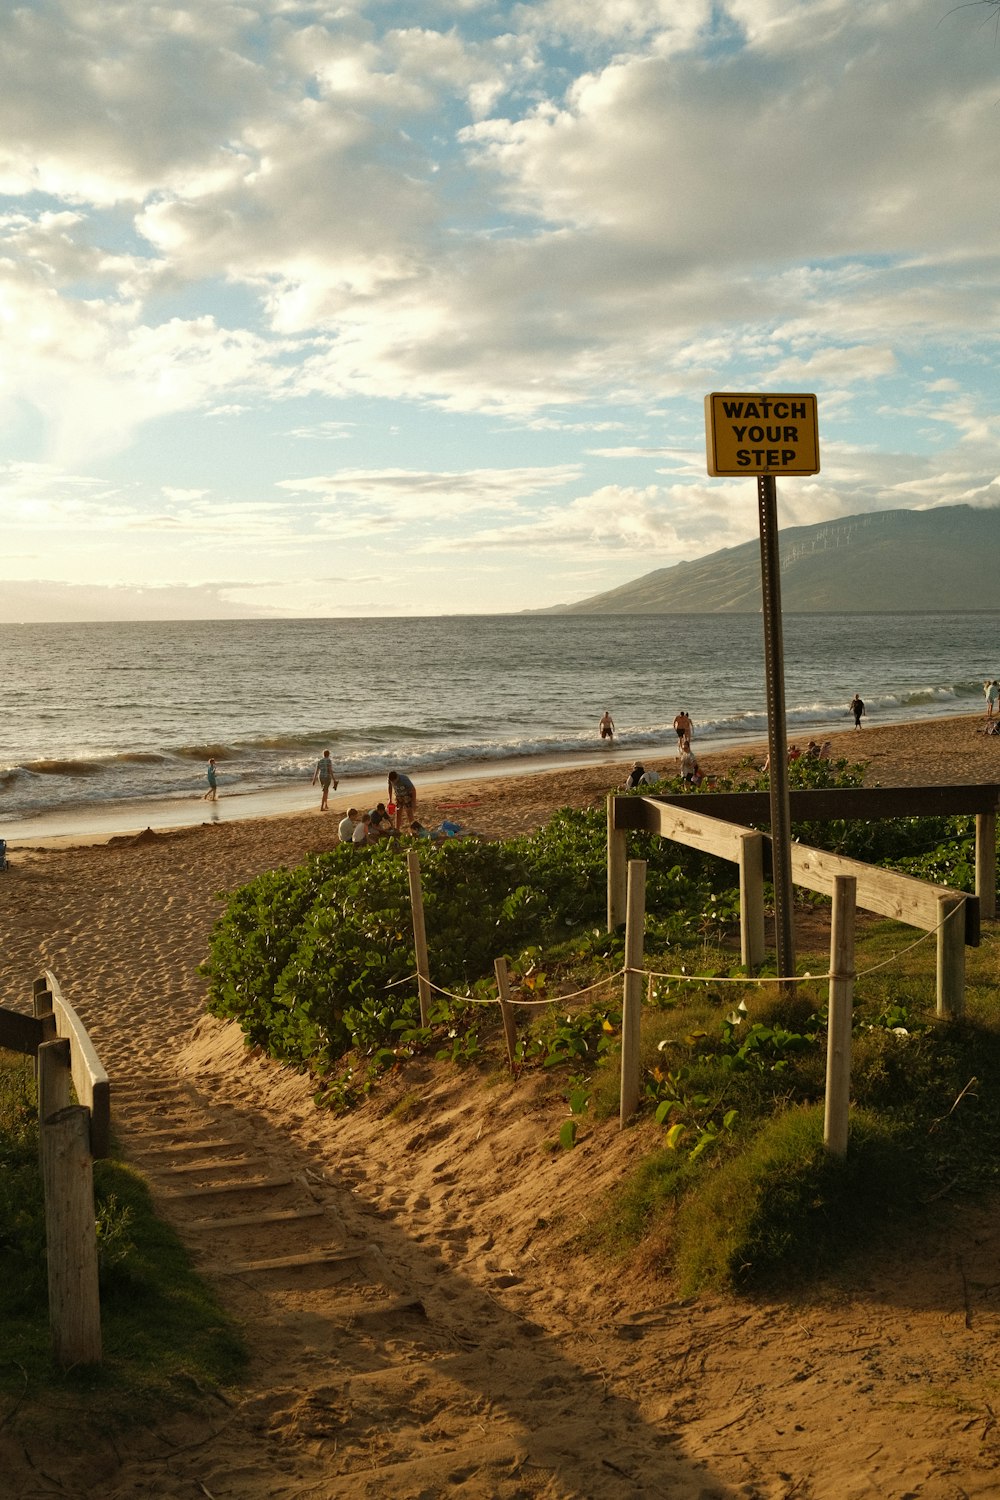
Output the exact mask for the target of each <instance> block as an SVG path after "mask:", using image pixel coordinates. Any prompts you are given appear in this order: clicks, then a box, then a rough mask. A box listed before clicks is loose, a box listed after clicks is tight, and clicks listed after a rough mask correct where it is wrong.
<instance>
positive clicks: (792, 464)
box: [705, 391, 819, 988]
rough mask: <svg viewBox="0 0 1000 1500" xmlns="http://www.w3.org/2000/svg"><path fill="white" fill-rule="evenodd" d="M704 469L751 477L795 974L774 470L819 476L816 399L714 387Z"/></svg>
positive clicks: (776, 865)
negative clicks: (756, 514)
mask: <svg viewBox="0 0 1000 1500" xmlns="http://www.w3.org/2000/svg"><path fill="white" fill-rule="evenodd" d="M705 437H706V443H707V454H708V472H709V474H717V475H728V474H756V476H757V506H758V511H759V515H760V572H761V587H762V592H763V614H764V672H765V678H766V688H767V748H768V752H769V759H768V766H769V769H770V786H771V856H772V867H773V876H774V925H775V935H776V938H777V956H778V975H779V977H780V978H782V979H783V980H784V981H785V987H786V988H790V987H791V984H792V982H793V980H794V975H795V929H794V925H793V922H792V822H791V815H790V813H789V806H788V751H787V741H786V732H787V731H786V729H785V651H784V643H783V641H782V635H781V579H780V569H779V564H778V502H777V495H776V492H775V484H774V476H775V474H818V473H819V435H818V431H817V421H816V397H815V396H814V395H811V394H802V395H787V394H784V393H782V394H779V395H768V396H765V395H759V394H745V393H739V392H735V391H713V392H712V393H711V395H708V396H706V397H705Z"/></svg>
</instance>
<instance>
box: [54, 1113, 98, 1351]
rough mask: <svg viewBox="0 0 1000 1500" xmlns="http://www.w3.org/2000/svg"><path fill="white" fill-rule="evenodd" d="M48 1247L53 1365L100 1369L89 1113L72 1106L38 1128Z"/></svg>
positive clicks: (92, 1166)
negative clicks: (94, 1366)
mask: <svg viewBox="0 0 1000 1500" xmlns="http://www.w3.org/2000/svg"><path fill="white" fill-rule="evenodd" d="M40 1135H41V1152H42V1181H43V1183H44V1187H45V1236H46V1242H47V1245H48V1267H49V1321H50V1323H51V1325H52V1344H53V1352H54V1354H55V1357H56V1360H57V1362H58V1364H59V1365H60V1366H61V1367H62V1368H63V1369H68V1368H69V1367H70V1366H71V1365H80V1364H84V1365H91V1364H99V1363H100V1360H101V1302H100V1292H99V1289H98V1280H97V1231H96V1228H95V1225H94V1164H93V1159H92V1157H91V1155H90V1111H89V1110H88V1109H86V1108H85V1107H84V1106H83V1105H82V1104H71V1105H70V1106H69V1107H68V1108H66V1109H60V1110H58V1111H57V1112H56V1113H55V1114H54V1115H50V1116H49V1117H48V1118H47V1119H45V1120H43V1121H42V1123H41V1129H40Z"/></svg>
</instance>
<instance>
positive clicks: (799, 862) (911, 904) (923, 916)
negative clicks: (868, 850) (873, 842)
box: [792, 844, 972, 932]
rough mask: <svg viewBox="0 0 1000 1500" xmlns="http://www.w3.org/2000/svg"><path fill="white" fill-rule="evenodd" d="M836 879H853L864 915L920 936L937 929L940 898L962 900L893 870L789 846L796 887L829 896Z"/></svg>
mask: <svg viewBox="0 0 1000 1500" xmlns="http://www.w3.org/2000/svg"><path fill="white" fill-rule="evenodd" d="M838 875H850V876H853V877H854V879H855V880H856V881H857V899H858V905H859V906H861V907H863V908H864V910H865V911H873V912H877V913H878V915H879V916H883V917H892V918H893V919H894V920H895V921H897V922H906V923H907V924H908V925H909V926H910V927H919V928H921V929H922V930H923V931H924V932H933V931H934V929H935V928H936V927H937V925H938V921H939V920H940V918H939V913H938V900H939V898H940V897H941V896H946V895H947V896H956V897H959V898H962V899H966V898H964V897H963V895H962V892H961V891H953V890H951V889H950V888H949V887H947V886H941V885H930V884H928V882H927V881H925V880H916V879H915V878H914V877H913V876H912V875H901V874H899V873H898V871H896V870H883V869H880V868H879V867H878V866H876V865H866V864H862V863H861V861H860V860H857V859H846V858H845V857H844V856H843V855H842V854H829V853H827V851H826V850H823V849H809V848H807V847H806V846H805V845H804V844H793V845H792V878H793V880H794V881H795V883H796V885H803V886H805V887H806V889H807V890H810V891H819V892H820V893H821V894H822V895H825V896H832V895H833V890H834V883H835V881H836V879H837V876H838ZM969 899H972V898H969Z"/></svg>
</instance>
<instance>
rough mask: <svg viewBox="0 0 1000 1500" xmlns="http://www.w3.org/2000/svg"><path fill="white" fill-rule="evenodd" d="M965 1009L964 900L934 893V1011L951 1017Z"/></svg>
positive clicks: (956, 1015)
mask: <svg viewBox="0 0 1000 1500" xmlns="http://www.w3.org/2000/svg"><path fill="white" fill-rule="evenodd" d="M964 1010H965V900H964V898H963V897H962V896H951V895H949V896H939V897H938V930H937V1013H938V1015H939V1016H950V1017H951V1018H952V1019H955V1018H957V1017H958V1016H960V1015H962V1013H963V1012H964Z"/></svg>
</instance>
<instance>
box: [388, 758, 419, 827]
mask: <svg viewBox="0 0 1000 1500" xmlns="http://www.w3.org/2000/svg"><path fill="white" fill-rule="evenodd" d="M389 801H390V802H393V803H395V806H396V812H395V814H394V821H395V824H396V832H397V833H398V832H399V830H400V827H401V826H402V822H403V814H404V812H405V814H406V821H407V823H409V825H410V827H411V828H412V827H413V818H414V815H415V813H416V810H417V789H416V787H415V786H414V785H413V782H412V781H411V780H410V778H409V776H404V775H403V773H402V771H390V772H389Z"/></svg>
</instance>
